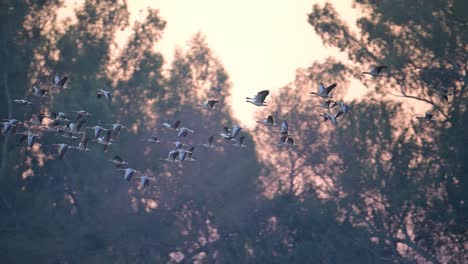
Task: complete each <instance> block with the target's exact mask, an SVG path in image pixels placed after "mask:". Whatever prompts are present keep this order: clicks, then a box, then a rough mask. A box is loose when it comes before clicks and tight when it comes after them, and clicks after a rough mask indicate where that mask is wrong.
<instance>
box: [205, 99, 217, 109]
mask: <svg viewBox="0 0 468 264" xmlns="http://www.w3.org/2000/svg"><path fill="white" fill-rule="evenodd" d="M217 102H219V101H217V100H210V101H208V105H209V106H210V107H211V108H213V107H214V105H215V104H216V103H217Z"/></svg>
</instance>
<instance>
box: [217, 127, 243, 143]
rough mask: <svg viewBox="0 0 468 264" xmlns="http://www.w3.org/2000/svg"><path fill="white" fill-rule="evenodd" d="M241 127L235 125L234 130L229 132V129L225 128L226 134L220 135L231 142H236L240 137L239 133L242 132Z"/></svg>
mask: <svg viewBox="0 0 468 264" xmlns="http://www.w3.org/2000/svg"><path fill="white" fill-rule="evenodd" d="M241 129H242V128H241V127H240V126H239V125H234V126H233V127H232V130H229V128H228V127H224V131H225V132H221V133H218V134H219V135H220V136H222V137H223V138H224V139H226V140H231V141H236V139H235V138H236V137H237V135H239V132H240V131H241Z"/></svg>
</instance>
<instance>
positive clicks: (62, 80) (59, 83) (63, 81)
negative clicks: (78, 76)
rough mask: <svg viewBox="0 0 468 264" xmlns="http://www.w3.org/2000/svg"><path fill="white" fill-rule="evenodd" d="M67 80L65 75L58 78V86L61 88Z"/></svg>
mask: <svg viewBox="0 0 468 264" xmlns="http://www.w3.org/2000/svg"><path fill="white" fill-rule="evenodd" d="M67 80H68V77H67V76H63V77H62V79H60V81H59V82H58V85H59V86H60V87H62V88H63V86H64V85H65V83H66V82H67Z"/></svg>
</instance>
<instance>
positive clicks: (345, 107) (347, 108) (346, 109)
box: [339, 102, 351, 114]
mask: <svg viewBox="0 0 468 264" xmlns="http://www.w3.org/2000/svg"><path fill="white" fill-rule="evenodd" d="M339 106H340V111H341V112H343V114H347V113H351V106H349V105H347V104H345V103H344V102H340V103H339Z"/></svg>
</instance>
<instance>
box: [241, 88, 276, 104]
mask: <svg viewBox="0 0 468 264" xmlns="http://www.w3.org/2000/svg"><path fill="white" fill-rule="evenodd" d="M268 94H270V91H269V90H263V91H260V92H258V93H257V95H256V96H254V97H246V99H247V101H246V102H249V103H252V104H254V105H256V106H267V104H266V103H265V99H266V97H267V96H268Z"/></svg>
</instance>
